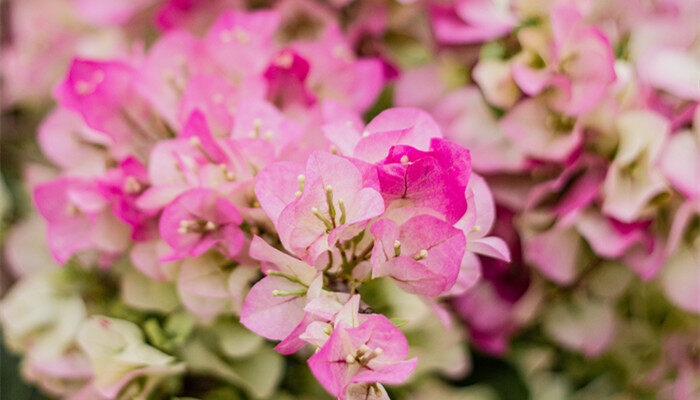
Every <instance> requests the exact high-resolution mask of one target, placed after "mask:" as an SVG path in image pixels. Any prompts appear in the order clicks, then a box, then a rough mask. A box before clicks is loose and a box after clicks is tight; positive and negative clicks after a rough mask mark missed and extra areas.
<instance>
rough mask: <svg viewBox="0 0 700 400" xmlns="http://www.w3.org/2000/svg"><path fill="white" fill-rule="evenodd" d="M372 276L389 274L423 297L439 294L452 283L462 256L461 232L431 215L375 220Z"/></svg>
mask: <svg viewBox="0 0 700 400" xmlns="http://www.w3.org/2000/svg"><path fill="white" fill-rule="evenodd" d="M371 232H372V234H373V235H374V236H375V238H376V239H375V244H374V248H373V250H372V277H373V278H379V277H383V276H389V277H391V278H392V279H394V280H395V281H396V283H397V285H398V286H399V287H401V288H402V289H404V290H406V291H407V292H410V293H415V294H420V295H423V296H429V297H435V296H439V295H441V294H443V293H445V292H446V291H448V290H450V289H451V288H452V286H454V284H455V281H456V280H457V275H458V274H459V270H460V262H461V261H462V257H463V256H464V248H465V245H466V244H465V238H464V232H462V231H461V230H459V229H456V228H454V227H452V226H451V225H450V224H449V223H447V222H445V221H443V220H441V219H438V218H436V217H433V216H430V215H418V216H415V217H413V218H410V219H409V220H408V221H406V222H404V223H402V224H397V223H396V222H394V221H392V220H390V219H382V220H380V221H378V222H375V223H374V224H373V225H372V228H371Z"/></svg>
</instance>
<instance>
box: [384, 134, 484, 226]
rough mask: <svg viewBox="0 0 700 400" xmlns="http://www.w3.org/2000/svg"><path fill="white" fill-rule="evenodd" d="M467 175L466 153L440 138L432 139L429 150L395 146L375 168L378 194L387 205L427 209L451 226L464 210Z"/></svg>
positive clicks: (467, 155)
mask: <svg viewBox="0 0 700 400" xmlns="http://www.w3.org/2000/svg"><path fill="white" fill-rule="evenodd" d="M470 174H471V161H470V154H469V150H467V149H465V148H464V147H462V146H459V145H457V144H454V143H452V142H449V141H447V140H443V139H431V140H430V150H428V151H420V150H417V149H415V148H413V147H410V146H406V145H399V146H394V147H392V148H391V150H390V152H389V155H388V156H387V157H386V159H384V161H383V163H381V164H380V165H379V166H378V167H377V180H378V187H379V191H380V192H381V194H382V197H383V198H384V201H385V202H386V204H387V205H389V204H391V203H392V202H394V201H400V202H402V203H403V202H406V204H410V205H413V206H415V207H425V208H430V209H432V210H435V211H437V212H439V213H441V214H442V215H444V216H445V219H446V220H447V221H448V222H451V223H454V222H457V221H458V220H459V219H460V218H461V217H462V216H463V215H464V213H465V211H466V209H467V201H466V198H465V195H464V194H465V191H466V188H467V183H468V182H469V175H470Z"/></svg>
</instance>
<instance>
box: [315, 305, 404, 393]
mask: <svg viewBox="0 0 700 400" xmlns="http://www.w3.org/2000/svg"><path fill="white" fill-rule="evenodd" d="M407 354H408V343H407V342H406V338H405V337H404V335H403V333H401V331H400V330H399V329H398V328H396V326H394V324H392V323H391V321H389V319H388V318H386V317H385V316H383V315H380V314H373V315H370V316H368V317H367V319H366V320H365V322H363V323H362V324H361V325H359V326H358V327H356V328H346V327H345V326H344V325H343V324H340V325H339V326H336V327H335V329H334V330H333V333H332V334H331V336H330V338H329V339H328V342H326V344H325V345H324V346H323V347H322V348H321V350H319V351H318V352H317V353H316V354H314V355H313V356H311V358H309V367H310V368H311V372H313V374H314V376H315V377H316V379H318V380H319V382H321V384H322V385H323V387H324V388H326V390H328V392H330V393H331V394H332V395H334V396H337V397H338V398H339V399H341V400H344V399H346V390H347V388H348V386H349V385H350V384H352V383H376V382H379V383H387V384H397V383H401V382H403V381H405V380H406V379H407V378H408V376H409V375H410V373H411V371H413V369H414V368H415V367H416V363H417V361H418V360H417V359H415V358H414V359H410V360H404V359H405V358H406V355H407Z"/></svg>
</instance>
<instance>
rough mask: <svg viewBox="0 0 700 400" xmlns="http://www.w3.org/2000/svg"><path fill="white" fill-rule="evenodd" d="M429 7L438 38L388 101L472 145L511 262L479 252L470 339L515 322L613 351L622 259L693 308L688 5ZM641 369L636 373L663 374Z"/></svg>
mask: <svg viewBox="0 0 700 400" xmlns="http://www.w3.org/2000/svg"><path fill="white" fill-rule="evenodd" d="M426 7H427V10H428V11H429V13H430V24H431V27H432V30H433V32H434V35H435V39H436V41H437V42H438V43H439V44H440V47H438V48H437V49H433V50H432V52H433V54H434V57H432V58H431V60H430V62H428V63H424V64H422V65H418V66H415V67H413V68H411V69H409V70H407V71H405V73H404V74H403V75H402V76H401V78H400V80H399V82H398V84H397V87H396V98H395V100H396V103H397V104H398V105H403V106H418V107H422V108H424V109H426V110H428V111H429V112H431V113H432V115H433V116H434V117H435V119H436V121H437V122H438V124H439V125H440V126H441V127H442V128H443V129H444V131H445V135H446V137H447V138H448V139H450V140H453V141H454V142H456V143H459V144H462V145H464V146H466V147H468V148H470V150H471V151H472V155H473V157H472V161H473V164H472V166H473V168H474V170H475V171H476V172H478V173H480V174H482V176H484V178H485V179H486V181H487V182H488V183H489V185H490V186H491V188H492V190H493V194H494V198H495V200H496V203H497V207H498V210H497V215H498V220H497V226H496V228H495V229H494V232H496V234H498V235H499V236H500V237H502V238H504V239H505V240H506V242H507V243H508V245H509V248H510V250H511V252H512V253H513V262H512V263H511V264H510V265H507V264H505V263H502V262H498V261H496V262H494V260H484V262H483V263H482V271H483V276H484V279H483V280H482V281H480V282H479V283H478V285H477V286H476V287H475V288H474V289H473V290H472V291H470V292H469V293H468V294H466V295H465V296H462V297H460V298H459V299H457V300H456V301H455V302H454V306H455V309H456V311H457V312H458V313H459V314H461V316H462V317H463V319H464V320H465V322H466V323H467V325H468V329H469V331H470V336H471V338H472V340H473V341H474V342H475V344H476V345H478V346H479V347H480V348H482V349H483V350H485V351H488V352H491V353H494V354H505V353H506V352H507V351H508V348H509V345H508V343H509V341H510V337H511V336H513V335H514V334H515V333H516V332H518V331H519V329H520V328H524V327H526V326H532V325H535V324H540V323H541V324H540V326H541V327H542V329H543V330H544V331H545V333H546V334H547V335H548V336H549V337H551V338H552V339H553V340H554V341H555V342H557V343H559V344H560V345H561V346H563V347H564V348H567V349H570V350H573V351H576V352H580V353H583V354H584V355H586V356H587V357H597V356H599V355H601V354H603V353H605V352H607V351H615V350H616V349H617V347H619V346H618V345H619V343H620V342H623V341H624V340H627V339H628V337H626V336H625V335H623V337H624V339H623V340H616V334H618V336H617V337H619V333H620V332H625V331H626V330H627V329H630V328H629V327H628V324H630V323H632V322H634V323H636V317H640V318H646V317H645V316H639V315H633V318H625V317H624V316H620V315H617V314H618V313H617V312H616V307H617V306H616V304H620V303H621V302H624V301H626V300H625V299H626V297H627V296H630V294H629V293H630V291H631V289H630V287H633V286H634V285H635V284H636V282H635V281H636V279H634V278H633V277H632V276H630V274H629V273H628V271H632V273H633V274H635V275H636V276H637V277H638V278H639V280H641V281H642V282H649V283H650V284H653V285H657V286H658V287H659V288H660V289H661V290H662V291H663V293H664V294H665V297H666V298H667V299H668V301H670V302H671V303H672V304H673V305H674V306H675V307H677V308H678V309H681V310H683V311H685V312H686V313H688V314H696V315H697V314H700V297H699V294H700V286H698V284H699V283H700V280H698V275H699V274H700V269H699V268H700V263H698V257H699V256H700V246H699V245H700V242H699V241H698V236H697V235H698V231H697V221H698V215H699V212H700V208H699V207H698V204H699V203H698V199H699V197H698V196H699V195H700V191H699V189H700V184H699V183H700V180H699V179H698V178H699V177H700V161H699V158H698V155H699V154H700V110H699V109H698V101H700V91H699V90H698V85H697V77H698V72H700V63H699V62H698V47H697V40H698V31H697V27H696V25H697V24H696V23H695V21H697V19H698V16H700V8H698V5H697V4H696V3H695V2H692V1H682V0H678V1H675V0H674V1H662V2H645V1H623V2H608V1H595V0H594V1H586V2H576V1H549V2H534V1H493V2H492V1H467V0H464V1H461V0H456V1H449V2H439V3H437V4H430V5H426ZM475 44H479V46H476V47H475V46H474V45H475ZM465 60H467V61H465ZM463 71H469V73H470V75H469V76H470V78H471V82H469V83H468V82H466V81H465V79H464V78H463V77H462V76H461V75H460V74H461V73H463ZM425 82H431V83H432V86H430V89H427V87H428V85H426V84H425ZM436 88H437V89H436ZM484 132H489V134H484ZM611 281H615V283H613V282H611ZM631 296H634V295H631ZM673 312H676V311H673ZM485 314H488V315H485ZM687 317H688V316H685V317H684V318H687ZM692 326H693V325H692V324H691V325H690V326H686V328H683V329H688V328H689V329H690V331H691V332H697V328H693V327H692ZM653 329H654V330H656V329H658V328H657V327H654V328H653ZM683 329H679V330H683ZM668 333H669V332H662V333H660V336H662V337H663V336H666V335H667V334H668ZM674 334H675V333H674ZM659 340H665V339H661V338H660V339H659ZM684 373H689V372H688V371H686V372H682V373H680V374H684ZM649 374H650V375H654V374H657V375H654V378H649V382H651V381H653V382H654V383H652V384H650V383H649V382H646V383H643V384H640V386H643V387H645V386H652V387H653V386H654V385H663V383H661V381H663V380H662V379H660V375H661V374H663V373H662V372H660V371H658V370H657V371H656V372H654V371H649ZM637 384H638V383H635V385H637ZM693 385H695V384H694V383H693V382H692V380H690V379H689V380H687V381H685V380H683V381H681V380H679V381H678V382H677V386H676V389H674V390H676V391H678V392H681V391H683V392H684V393H685V392H687V393H691V392H692V390H693V389H691V388H692V387H693ZM535 397H537V396H535ZM691 397H693V396H692V395H691V394H688V397H675V398H677V399H681V398H683V399H685V398H691Z"/></svg>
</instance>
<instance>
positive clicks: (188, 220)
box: [159, 189, 244, 260]
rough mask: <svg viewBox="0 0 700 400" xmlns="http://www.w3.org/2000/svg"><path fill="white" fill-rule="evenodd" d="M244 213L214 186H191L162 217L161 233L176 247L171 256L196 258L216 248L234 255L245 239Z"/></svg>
mask: <svg viewBox="0 0 700 400" xmlns="http://www.w3.org/2000/svg"><path fill="white" fill-rule="evenodd" d="M242 222H243V219H242V218H241V214H240V213H239V212H238V210H237V209H236V207H235V206H234V205H233V204H232V203H231V202H230V201H229V200H227V199H226V198H224V197H222V196H221V195H220V194H219V193H217V192H216V191H214V190H212V189H190V190H188V191H186V192H185V193H183V194H181V195H180V196H178V197H177V198H176V199H175V200H174V201H173V202H172V203H171V204H169V205H168V206H167V207H166V208H165V209H164V210H163V215H162V216H161V218H160V226H159V230H160V234H161V236H162V237H163V240H164V241H165V242H166V243H167V244H168V245H169V246H170V247H172V248H173V254H172V255H170V256H169V257H168V258H170V259H172V260H175V259H179V258H183V257H197V256H200V255H202V254H204V252H206V251H207V250H209V249H210V248H213V247H215V248H216V249H217V250H219V251H221V252H222V253H223V254H225V255H227V256H229V257H234V256H236V255H237V254H238V252H239V251H240V250H241V248H242V246H243V242H244V236H243V232H242V231H241V229H240V228H239V225H240V224H241V223H242Z"/></svg>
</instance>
